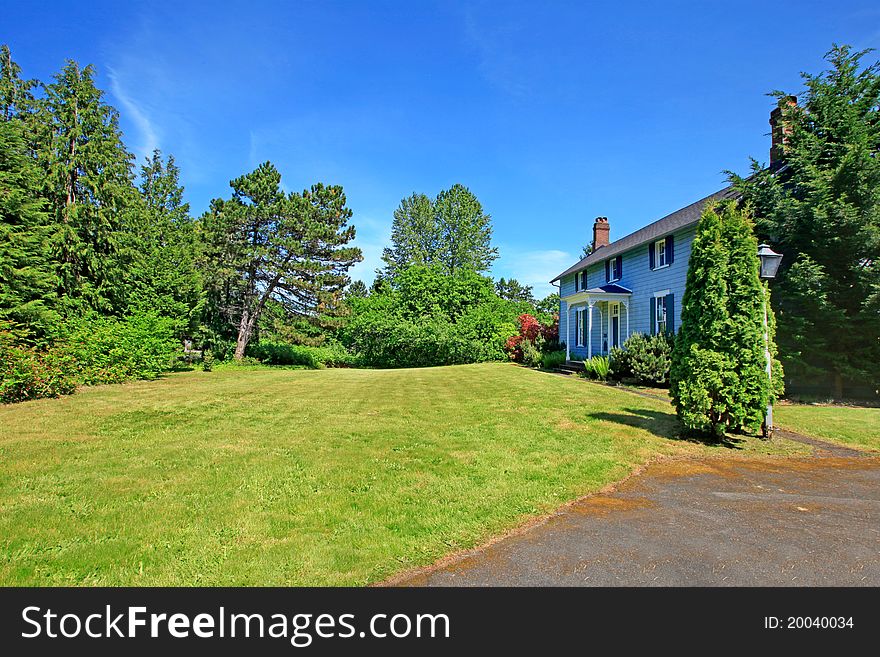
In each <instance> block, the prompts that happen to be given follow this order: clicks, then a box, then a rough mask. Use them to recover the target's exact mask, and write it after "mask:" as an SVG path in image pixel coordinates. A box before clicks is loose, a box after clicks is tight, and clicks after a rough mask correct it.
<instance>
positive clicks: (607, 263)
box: [605, 260, 611, 283]
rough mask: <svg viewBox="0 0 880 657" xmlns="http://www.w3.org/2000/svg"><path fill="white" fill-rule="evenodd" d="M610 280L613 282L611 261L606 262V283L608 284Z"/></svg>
mask: <svg viewBox="0 0 880 657" xmlns="http://www.w3.org/2000/svg"><path fill="white" fill-rule="evenodd" d="M610 280H611V261H610V260H606V261H605V282H606V283H607V282H608V281H610Z"/></svg>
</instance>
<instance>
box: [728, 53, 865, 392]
mask: <svg viewBox="0 0 880 657" xmlns="http://www.w3.org/2000/svg"><path fill="white" fill-rule="evenodd" d="M865 55H866V52H853V51H852V50H851V49H850V48H849V47H848V46H835V47H834V48H832V50H831V51H830V52H829V53H828V54H827V55H826V59H827V61H828V62H829V64H830V67H829V68H828V70H826V71H823V72H822V73H820V74H818V75H812V74H806V73H805V74H802V77H803V79H804V82H805V86H806V89H805V91H804V93H802V94H801V96H800V103H799V104H798V105H791V104H790V103H789V101H788V100H787V97H788V96H787V94H785V93H782V92H776V93H775V95H776V96H778V97H779V98H780V108H781V122H782V124H783V125H785V126H786V129H787V131H788V132H787V134H786V142H785V146H784V149H783V162H784V165H785V166H784V167H782V168H778V167H776V168H773V169H766V168H764V167H763V166H762V165H760V164H759V163H758V162H756V161H753V162H752V175H751V176H750V177H748V178H740V177H738V176H736V175H733V174H731V179H732V181H733V183H734V184H735V186H736V187H737V189H738V190H739V191H741V192H742V194H743V195H744V197H745V199H746V200H747V201H748V202H750V203H751V205H752V206H753V207H754V209H755V216H756V223H757V233H758V236H759V238H760V239H761V240H765V241H768V242H769V243H770V244H771V245H773V247H774V249H776V250H777V251H779V252H781V253H783V254H784V259H783V261H782V267H781V269H780V272H779V274H778V277H777V279H776V280H775V281H774V282H773V284H772V285H773V298H774V308H775V309H776V312H777V314H778V317H779V348H780V353H781V357H782V360H783V362H784V363H785V366H786V370H787V372H788V373H789V375H793V377H794V379H795V380H796V381H798V382H800V383H804V382H806V381H810V380H818V379H820V378H824V375H826V373H830V374H831V375H832V377H833V378H834V380H835V383H836V385H835V390H834V394H835V395H836V396H838V397H839V396H841V395H842V394H843V392H844V390H843V385H844V382H845V381H847V382H854V383H861V384H862V385H868V386H871V387H873V388H874V389H876V388H877V387H878V386H880V366H878V363H880V266H878V263H880V157H878V148H880V67H878V64H877V63H874V64H871V65H869V66H863V64H862V59H863V58H864V56H865Z"/></svg>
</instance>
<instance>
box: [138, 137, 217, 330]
mask: <svg viewBox="0 0 880 657" xmlns="http://www.w3.org/2000/svg"><path fill="white" fill-rule="evenodd" d="M140 174H141V175H140V184H139V188H138V189H139V191H140V200H141V202H140V203H139V204H137V205H133V206H131V208H130V209H129V212H127V213H126V217H127V221H126V224H125V231H124V233H123V235H122V237H123V239H124V241H125V244H126V247H127V248H126V256H127V257H126V261H127V262H128V263H129V264H128V268H127V274H126V286H127V288H128V292H127V294H126V298H127V300H128V303H129V305H130V306H132V307H137V308H142V309H150V310H152V311H155V312H157V313H159V314H161V315H164V316H166V317H171V318H174V319H176V320H178V321H179V326H180V331H181V332H186V333H192V332H193V331H194V330H195V328H196V325H197V323H198V320H199V312H200V310H201V307H202V286H201V274H200V272H199V270H198V267H197V264H196V262H197V251H198V243H197V240H196V233H195V225H194V222H193V221H192V218H191V217H190V215H189V204H188V203H186V202H184V200H183V192H184V190H183V186H182V185H181V184H180V169H179V168H178V167H177V165H176V164H175V162H174V157H173V156H171V155H169V156H168V158H167V159H164V160H163V158H162V154H161V153H160V151H159V150H154V151H153V153H152V155H151V156H150V157H148V158H146V161H145V162H144V164H143V165H142V166H141V172H140Z"/></svg>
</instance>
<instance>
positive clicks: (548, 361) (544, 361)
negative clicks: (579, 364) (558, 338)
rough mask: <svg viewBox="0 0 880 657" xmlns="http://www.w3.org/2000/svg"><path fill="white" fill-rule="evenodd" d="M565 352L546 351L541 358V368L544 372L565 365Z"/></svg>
mask: <svg viewBox="0 0 880 657" xmlns="http://www.w3.org/2000/svg"><path fill="white" fill-rule="evenodd" d="M565 360H566V359H565V350H564V349H562V350H559V351H548V352H546V353H545V354H544V355H543V356H542V357H541V367H543V368H544V369H545V370H552V369H556V368H557V367H559V366H560V365H562V364H564V363H565Z"/></svg>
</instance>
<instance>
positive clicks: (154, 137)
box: [107, 67, 159, 161]
mask: <svg viewBox="0 0 880 657" xmlns="http://www.w3.org/2000/svg"><path fill="white" fill-rule="evenodd" d="M107 76H108V77H109V78H110V91H111V92H112V93H113V96H114V98H116V100H117V101H118V102H119V104H120V105H122V109H123V111H124V112H125V113H126V115H127V117H128V119H129V120H130V121H132V122H133V123H134V125H135V126H136V127H137V129H138V131H139V132H140V142H139V145H138V146H137V147H136V148H135V150H136V153H135V154H136V155H137V156H138V161H141V160H143V158H144V157H147V156H149V155H150V154H151V153H152V152H153V150H155V149H157V148H159V135H158V131H157V129H156V127H155V126H154V125H153V122H152V121H151V120H150V117H149V116H148V115H147V112H146V110H145V109H144V108H143V106H142V104H141V103H139V102H137V100H135V98H134V97H133V96H132V95H131V94H130V93H129V92H128V91H127V90H126V89H125V88H124V87H123V84H122V81H121V79H120V76H119V74H118V73H117V72H116V70H115V69H112V68H109V67H108V69H107Z"/></svg>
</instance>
